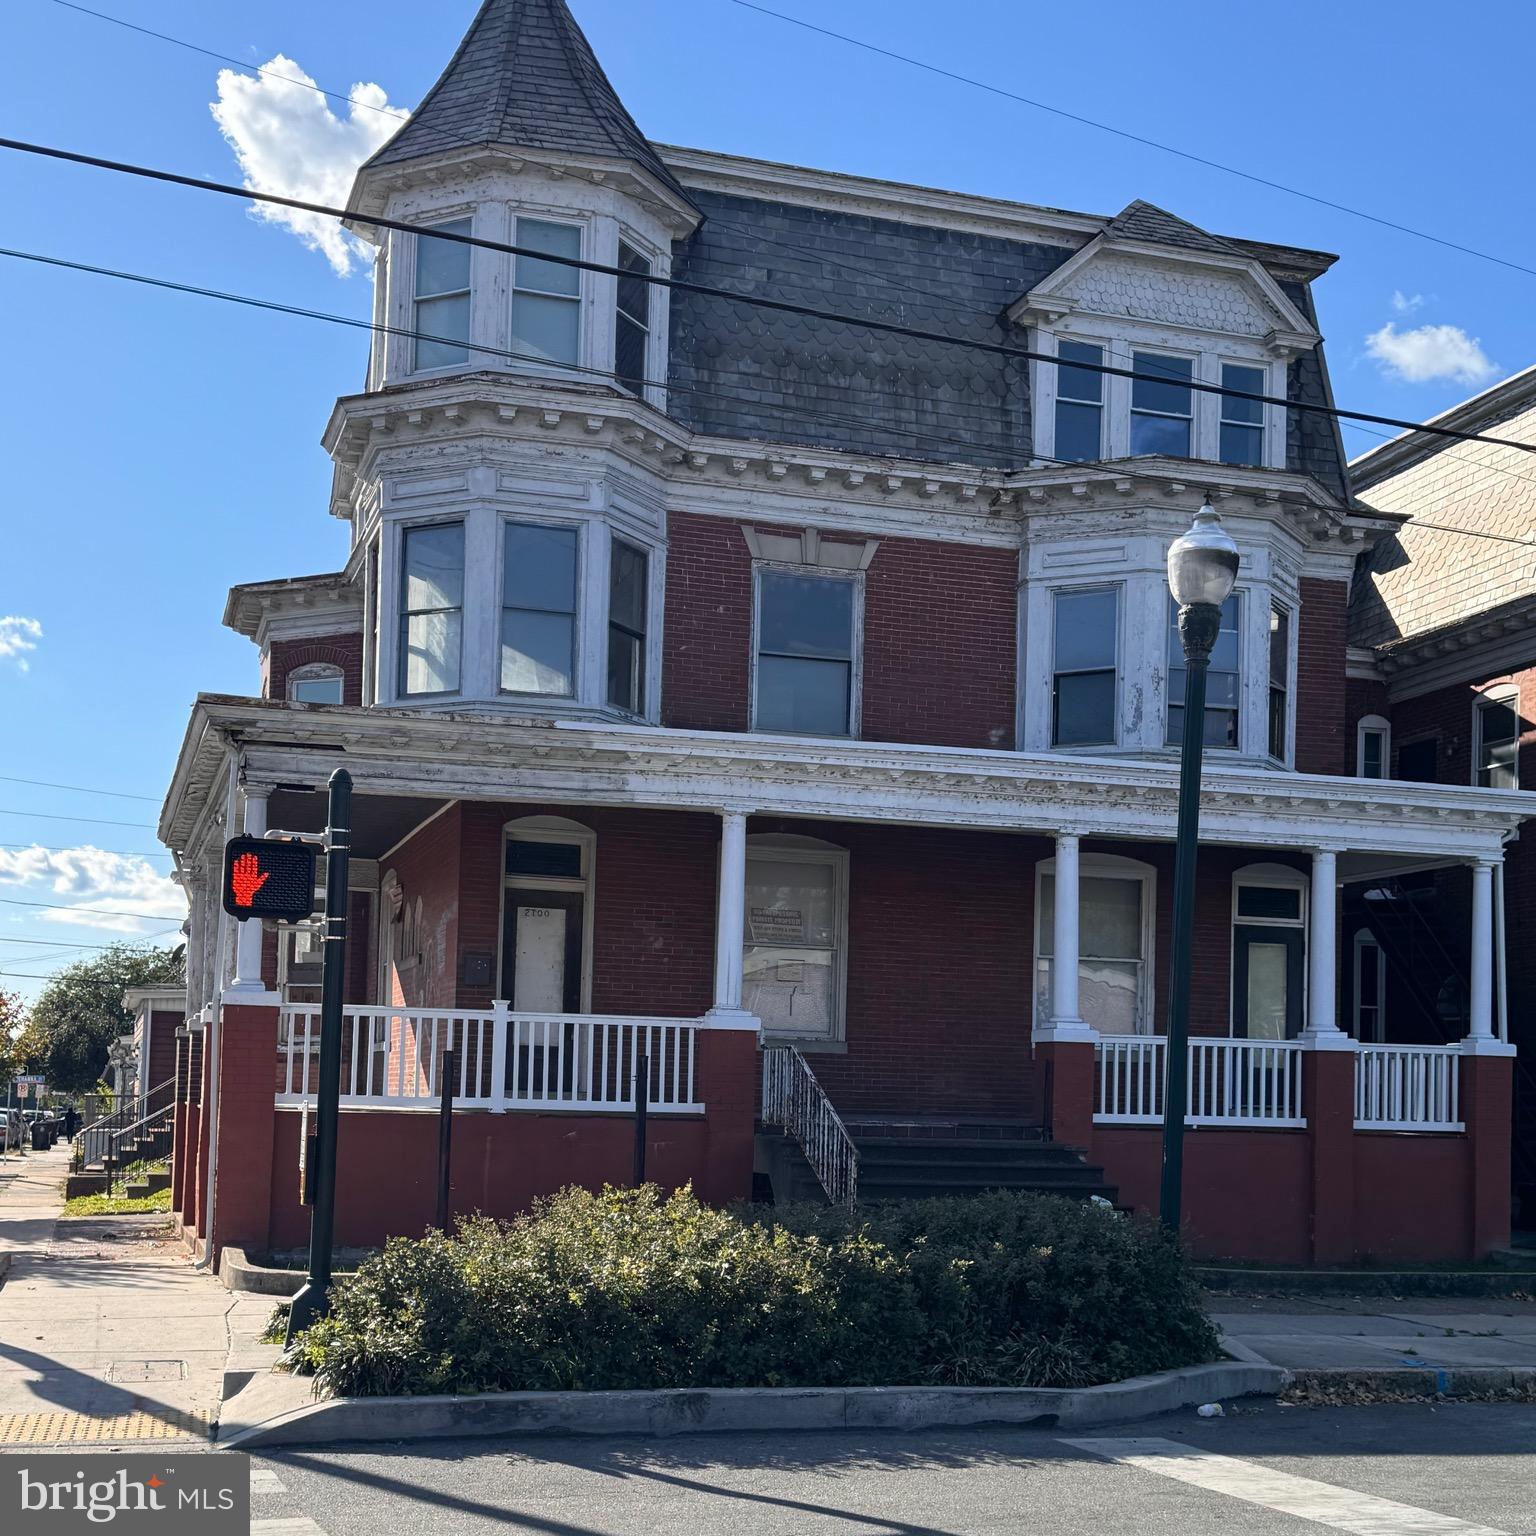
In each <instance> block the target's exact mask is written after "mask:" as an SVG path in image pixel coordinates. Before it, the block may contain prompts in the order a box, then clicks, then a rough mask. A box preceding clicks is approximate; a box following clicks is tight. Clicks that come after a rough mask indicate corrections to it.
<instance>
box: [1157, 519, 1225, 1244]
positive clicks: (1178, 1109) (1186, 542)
mask: <svg viewBox="0 0 1536 1536" xmlns="http://www.w3.org/2000/svg"><path fill="white" fill-rule="evenodd" d="M1236 580H1237V545H1236V544H1234V543H1233V542H1232V537H1231V535H1230V534H1229V533H1228V532H1227V531H1226V529H1225V528H1223V527H1222V526H1221V519H1220V518H1219V517H1217V515H1216V513H1215V511H1214V510H1213V509H1212V507H1211V504H1210V501H1209V499H1207V500H1206V502H1205V504H1204V505H1203V506H1202V507H1201V508H1200V510H1199V511H1198V512H1197V513H1195V521H1194V526H1193V527H1191V528H1190V530H1189V532H1188V533H1186V534H1185V535H1184V536H1183V537H1182V538H1180V539H1176V540H1174V543H1173V546H1172V547H1171V548H1170V549H1169V551H1168V590H1169V591H1170V592H1171V593H1172V594H1173V600H1174V602H1175V603H1177V604H1178V606H1179V639H1180V641H1181V642H1182V643H1183V646H1184V667H1185V673H1184V734H1183V742H1182V749H1181V751H1180V754H1179V820H1178V843H1177V847H1176V850H1175V854H1174V861H1173V957H1172V961H1171V964H1170V966H1169V993H1168V1066H1167V1082H1166V1084H1165V1086H1164V1090H1163V1177H1162V1189H1161V1199H1160V1202H1159V1207H1158V1209H1159V1212H1160V1214H1161V1216H1162V1220H1163V1224H1164V1225H1165V1226H1166V1227H1167V1228H1168V1229H1169V1230H1170V1231H1172V1232H1174V1233H1177V1232H1178V1230H1179V1224H1180V1219H1181V1217H1182V1215H1183V1204H1184V1112H1185V1107H1186V1105H1187V1104H1188V1102H1189V989H1190V983H1191V980H1192V977H1191V975H1190V971H1191V954H1192V950H1193V941H1194V924H1195V861H1196V858H1197V856H1198V853H1199V847H1200V767H1201V758H1202V756H1203V753H1204V748H1205V677H1206V672H1207V670H1208V669H1209V667H1210V664H1211V651H1212V649H1213V648H1214V647H1215V644H1216V640H1217V637H1218V636H1219V635H1220V634H1221V607H1222V604H1223V603H1225V602H1226V600H1227V598H1228V597H1229V596H1230V595H1231V593H1232V586H1233V583H1234V582H1235V581H1236ZM1169 706H1170V708H1171V707H1172V700H1171V698H1170V701H1169Z"/></svg>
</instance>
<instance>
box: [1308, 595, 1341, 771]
mask: <svg viewBox="0 0 1536 1536" xmlns="http://www.w3.org/2000/svg"><path fill="white" fill-rule="evenodd" d="M1348 606H1349V585H1348V583H1347V582H1342V581H1325V580H1322V579H1321V578H1318V577H1312V576H1304V577H1302V580H1301V613H1300V616H1299V618H1298V621H1297V634H1296V769H1297V771H1298V772H1299V773H1353V772H1354V767H1353V764H1352V763H1351V762H1350V757H1351V755H1352V753H1353V745H1352V743H1347V742H1346V741H1345V723H1346V722H1345V713H1346V711H1345V702H1344V694H1345V688H1344V683H1345V679H1344V656H1345V650H1346V647H1347V643H1348Z"/></svg>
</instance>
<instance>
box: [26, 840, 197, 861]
mask: <svg viewBox="0 0 1536 1536" xmlns="http://www.w3.org/2000/svg"><path fill="white" fill-rule="evenodd" d="M0 848H12V849H17V850H19V851H23V852H31V850H32V849H34V848H35V849H36V850H37V851H38V852H39V853H85V852H90V853H106V854H110V855H111V856H112V857H113V858H114V859H169V858H172V857H173V855H172V854H170V853H168V852H167V851H166V850H165V849H164V848H157V849H155V850H154V851H153V852H151V853H137V852H135V851H133V850H132V849H128V848H98V847H96V846H95V845H94V844H93V843H77V844H76V845H75V846H74V847H73V848H58V847H54V846H52V845H50V844H48V843H0Z"/></svg>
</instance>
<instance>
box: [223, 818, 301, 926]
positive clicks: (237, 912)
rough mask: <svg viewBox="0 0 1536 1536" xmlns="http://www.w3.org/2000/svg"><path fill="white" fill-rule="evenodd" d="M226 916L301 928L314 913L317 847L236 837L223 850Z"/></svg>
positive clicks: (260, 838) (261, 838)
mask: <svg viewBox="0 0 1536 1536" xmlns="http://www.w3.org/2000/svg"><path fill="white" fill-rule="evenodd" d="M224 910H225V911H226V912H228V913H229V914H230V915H231V916H233V917H269V918H274V919H276V920H278V921H280V922H288V923H298V922H303V921H304V919H305V918H307V917H311V916H313V915H314V911H315V845H314V844H313V843H299V842H284V841H278V840H272V841H269V840H268V839H266V838H264V837H234V838H231V839H230V840H229V842H227V843H226V844H225V845H224Z"/></svg>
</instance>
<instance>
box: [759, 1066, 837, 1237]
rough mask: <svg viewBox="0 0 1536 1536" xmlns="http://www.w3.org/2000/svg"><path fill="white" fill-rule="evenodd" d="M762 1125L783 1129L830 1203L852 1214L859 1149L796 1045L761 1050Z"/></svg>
mask: <svg viewBox="0 0 1536 1536" xmlns="http://www.w3.org/2000/svg"><path fill="white" fill-rule="evenodd" d="M763 1123H764V1124H765V1125H780V1126H783V1127H784V1129H785V1130H786V1131H788V1132H789V1134H790V1135H791V1136H793V1137H794V1138H795V1140H796V1141H797V1142H799V1144H800V1150H801V1151H802V1152H804V1153H805V1158H806V1161H807V1162H808V1163H809V1164H810V1165H811V1171H812V1172H813V1173H814V1174H815V1175H816V1177H817V1179H818V1180H820V1182H821V1187H822V1188H823V1189H824V1190H825V1191H826V1194H827V1199H828V1200H830V1201H831V1202H832V1204H833V1205H841V1206H844V1207H845V1208H846V1209H848V1210H849V1211H852V1210H853V1208H854V1204H855V1202H856V1201H857V1199H858V1193H859V1149H858V1147H856V1146H855V1145H854V1141H853V1137H851V1136H850V1135H849V1134H848V1128H847V1126H845V1125H844V1124H843V1122H842V1119H841V1118H840V1117H839V1115H838V1113H837V1111H836V1110H835V1109H834V1108H833V1107H832V1101H831V1099H829V1098H828V1097H827V1095H826V1091H825V1090H824V1089H823V1088H822V1086H821V1084H820V1083H818V1082H817V1081H816V1074H815V1073H814V1072H812V1071H811V1068H810V1064H809V1063H808V1062H807V1061H806V1059H805V1057H804V1056H802V1055H801V1054H800V1052H799V1051H797V1050H796V1049H795V1048H794V1046H792V1045H769V1046H764V1047H763Z"/></svg>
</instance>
